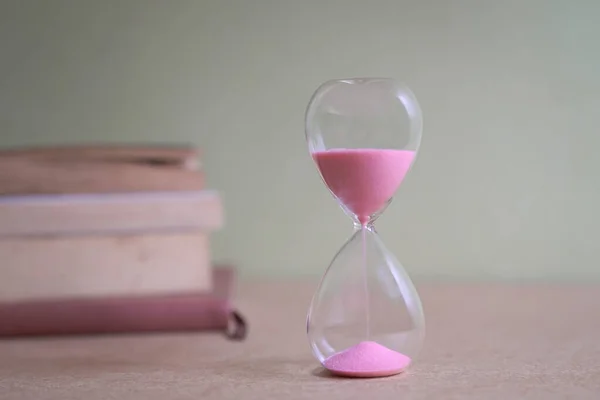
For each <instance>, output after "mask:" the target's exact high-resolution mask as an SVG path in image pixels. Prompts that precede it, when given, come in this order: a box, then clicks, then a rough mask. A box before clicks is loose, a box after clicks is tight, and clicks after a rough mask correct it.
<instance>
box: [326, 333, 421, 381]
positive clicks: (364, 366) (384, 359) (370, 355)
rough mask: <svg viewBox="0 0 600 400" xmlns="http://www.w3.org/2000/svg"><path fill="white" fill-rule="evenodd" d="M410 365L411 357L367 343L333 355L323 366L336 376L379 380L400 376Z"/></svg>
mask: <svg viewBox="0 0 600 400" xmlns="http://www.w3.org/2000/svg"><path fill="white" fill-rule="evenodd" d="M410 363H411V359H410V357H408V356H405V355H404V354H401V353H398V352H397V351H394V350H390V349H388V348H387V347H385V346H382V345H380V344H379V343H376V342H371V341H367V342H361V343H359V344H357V345H356V346H353V347H350V348H349V349H346V350H344V351H341V352H339V353H336V354H334V355H332V356H331V357H329V358H327V359H326V360H325V361H324V362H323V366H324V367H325V368H327V369H328V370H329V371H330V372H332V373H333V374H335V375H340V376H347V377H355V378H377V377H384V376H390V375H395V374H399V373H400V372H402V371H404V370H405V369H406V368H407V367H408V366H409V365H410Z"/></svg>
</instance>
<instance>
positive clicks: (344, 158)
mask: <svg viewBox="0 0 600 400" xmlns="http://www.w3.org/2000/svg"><path fill="white" fill-rule="evenodd" d="M313 157H314V159H315V161H316V163H317V166H318V167H319V170H320V171H321V175H322V176H323V180H324V181H325V183H326V184H327V186H329V189H330V190H331V191H332V192H333V194H335V195H336V196H337V198H338V199H340V201H341V202H343V203H344V205H345V206H346V207H348V209H349V210H350V211H352V212H353V213H354V214H356V216H357V217H358V219H359V221H360V222H361V223H363V224H365V223H367V222H368V221H369V217H370V216H371V215H373V214H375V213H376V212H378V211H380V210H381V209H382V208H383V206H384V205H385V203H386V202H387V201H388V200H389V199H391V198H392V196H393V195H394V193H395V192H396V190H397V189H398V187H399V186H400V184H401V183H402V180H404V177H405V176H406V173H407V172H408V169H409V168H410V166H411V164H412V161H413V159H414V157H415V153H414V152H413V151H409V150H391V149H332V150H325V151H317V152H315V153H313Z"/></svg>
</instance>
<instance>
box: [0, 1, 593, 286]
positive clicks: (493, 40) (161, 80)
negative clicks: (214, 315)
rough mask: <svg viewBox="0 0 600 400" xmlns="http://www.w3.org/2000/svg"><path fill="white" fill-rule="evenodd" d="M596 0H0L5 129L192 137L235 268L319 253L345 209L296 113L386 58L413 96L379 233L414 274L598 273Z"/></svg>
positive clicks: (286, 268)
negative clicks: (416, 119) (328, 86)
mask: <svg viewBox="0 0 600 400" xmlns="http://www.w3.org/2000/svg"><path fill="white" fill-rule="evenodd" d="M599 18H600V2H599V1H594V0H589V1H584V0H579V1H568V0H563V1H552V0H547V1H542V0H520V1H518V0H509V1H492V0H479V1H478V0H471V1H466V0H465V1H444V0H438V1H433V0H429V1H426V0H421V1H418V0H414V1H399V0H395V1H394V0H392V1H366V0H365V1H350V0H348V1H318V0H304V1H299V0H298V1H291V0H288V1H285V0H281V1H275V0H273V1H261V0H246V1H244V0H237V1H232V0H229V1H225V0H222V1H217V0H215V1H199V0H198V1H186V0H171V1H168V0H162V1H159V0H110V1H109V0H102V1H101V0H97V1H85V0H72V1H62V0H46V1H42V0H40V1H33V0H21V1H16V0H15V1H7V0H1V1H0V49H1V52H0V57H1V59H0V61H1V62H0V135H1V144H2V145H7V146H9V145H10V146H12V145H22V144H31V143H57V142H64V141H67V140H70V141H75V142H97V141H100V140H110V141H118V140H128V141H132V140H135V141H143V140H150V141H193V142H194V143H197V144H199V145H201V146H202V147H203V148H204V150H205V156H204V162H205V166H206V170H207V174H208V179H209V182H210V185H211V186H212V187H214V188H216V189H218V190H220V191H221V192H222V194H223V196H224V200H225V205H226V209H227V216H228V224H227V227H226V229H225V230H224V231H222V232H220V233H219V234H218V235H216V236H215V249H214V252H215V257H216V258H218V259H228V260H232V261H235V262H237V263H238V264H239V265H240V267H241V268H242V270H243V272H244V273H245V274H247V275H252V274H255V275H262V274H287V275H292V274H308V273H318V274H320V273H322V271H324V269H325V267H326V265H327V264H328V262H329V260H330V258H331V257H332V256H333V255H334V253H335V252H336V251H337V249H338V248H339V246H340V245H341V244H342V243H343V242H344V241H345V239H346V238H347V236H348V235H349V233H350V229H351V225H350V223H349V221H348V220H347V218H346V217H345V216H344V215H343V214H342V212H341V211H340V210H339V209H338V208H337V206H336V205H335V203H334V201H333V200H332V199H331V198H330V197H329V194H328V192H327V191H326V190H325V188H324V186H323V185H322V183H321V181H320V179H319V178H318V175H317V173H316V170H315V168H314V166H313V164H312V161H311V160H310V158H309V157H308V154H307V149H306V146H305V142H304V132H303V114H304V109H305V106H306V103H307V101H308V99H309V97H310V95H311V94H312V91H313V90H314V89H315V88H316V87H317V86H318V85H319V84H320V83H321V82H322V81H324V80H327V79H330V78H335V77H352V76H396V77H399V78H401V79H403V80H404V81H405V82H406V83H407V84H408V85H409V86H410V87H412V89H413V90H414V91H415V93H416V94H417V96H418V98H419V100H420V102H421V105H422V107H423V110H424V114H425V131H424V138H423V142H422V147H421V154H420V158H419V159H418V161H417V163H416V165H415V167H414V169H413V171H412V173H411V175H410V176H409V178H408V179H407V181H406V183H405V185H404V186H403V188H402V189H401V191H400V193H399V195H398V197H397V199H396V201H395V202H394V203H393V205H392V206H391V207H390V208H389V209H388V211H387V213H386V214H385V216H384V217H383V219H382V220H380V222H379V224H378V226H379V230H380V233H381V234H382V236H383V238H384V240H385V241H386V243H387V244H388V245H389V247H390V248H391V249H392V250H393V251H394V252H395V253H396V254H397V255H398V257H399V259H400V260H401V261H403V262H404V264H405V265H406V266H407V269H408V270H409V272H410V273H411V274H412V275H413V276H416V277H420V278H444V279H461V278H469V279H533V278H541V279H573V280H589V279H596V280H598V279H600V266H599V263H598V260H599V259H600V254H599V253H600V252H599V250H598V249H599V248H600V246H599V239H600V234H599V233H598V232H599V229H600V213H599V212H598V210H597V209H598V205H599V204H600V178H599V177H598V175H599V174H598V173H599V172H600V158H599V157H598V156H597V149H598V148H599V146H600V135H599V128H600V123H599V122H598V118H599V117H598V116H599V115H600V23H599V22H598V21H599Z"/></svg>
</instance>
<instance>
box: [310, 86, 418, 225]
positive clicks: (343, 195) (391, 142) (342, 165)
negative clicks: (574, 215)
mask: <svg viewBox="0 0 600 400" xmlns="http://www.w3.org/2000/svg"><path fill="white" fill-rule="evenodd" d="M305 123H306V140H307V142H308V147H309V151H310V152H311V154H312V156H313V158H314V160H315V162H316V163H317V166H318V168H319V171H320V173H321V176H322V178H323V180H324V181H325V184H326V185H327V186H328V188H329V189H330V190H331V192H332V193H333V195H334V196H335V197H336V198H337V200H338V201H339V202H340V205H341V206H342V208H343V209H344V210H345V211H346V212H347V213H348V214H349V215H350V216H351V217H352V218H353V219H354V220H355V221H356V222H360V223H361V224H365V223H367V222H368V221H370V220H374V219H375V218H376V217H377V216H378V215H379V214H380V213H381V212H382V211H383V210H384V209H385V207H386V206H387V205H388V203H389V202H390V201H391V199H392V197H393V195H394V194H395V192H396V190H397V188H398V187H399V186H400V184H401V182H402V180H403V179H404V177H405V175H406V173H407V172H408V170H409V169H410V167H411V166H412V164H413V162H414V160H415V157H416V154H417V151H418V149H419V145H420V143H421V132H422V125H423V120H422V115H421V109H420V107H419V104H418V102H417V100H416V98H415V96H414V94H413V93H412V92H411V91H410V89H408V88H407V87H406V86H405V85H403V84H401V83H399V82H397V81H395V80H393V79H389V78H355V79H340V80H331V81H328V82H325V83H323V84H322V85H321V86H320V87H319V88H318V89H317V91H316V92H315V94H314V95H313V97H312V98H311V100H310V103H309V105H308V108H307V111H306V121H305ZM350 180H352V181H351V182H350Z"/></svg>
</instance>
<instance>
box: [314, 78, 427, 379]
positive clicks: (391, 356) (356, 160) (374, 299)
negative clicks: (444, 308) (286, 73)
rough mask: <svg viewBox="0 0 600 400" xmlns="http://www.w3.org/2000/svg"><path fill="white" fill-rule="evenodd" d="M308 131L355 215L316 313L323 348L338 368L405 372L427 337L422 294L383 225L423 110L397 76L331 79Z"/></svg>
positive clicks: (330, 183) (352, 372) (317, 343)
mask: <svg viewBox="0 0 600 400" xmlns="http://www.w3.org/2000/svg"><path fill="white" fill-rule="evenodd" d="M305 123H306V140H307V142H308V147H309V151H310V154H311V156H312V158H313V160H314V162H315V163H316V166H317V169H318V170H319V172H320V175H321V178H322V180H323V181H324V183H325V185H326V186H327V187H328V189H329V190H330V192H331V193H332V195H333V197H334V198H335V199H336V200H337V202H338V203H339V205H340V206H341V208H342V209H343V210H344V212H345V213H346V214H347V215H348V216H349V217H350V218H351V219H352V222H353V223H354V234H353V235H352V236H351V238H350V239H349V240H348V241H347V242H346V244H344V245H343V247H342V248H341V249H340V250H339V251H338V253H337V254H336V255H335V257H334V258H333V261H332V262H331V264H330V265H329V267H328V268H327V270H326V272H325V275H324V276H323V278H322V280H321V282H320V284H319V287H318V289H317V292H316V293H315V295H314V297H313V299H312V302H311V305H310V309H309V312H308V318H307V331H308V338H309V342H310V345H311V348H312V351H313V354H314V356H315V357H316V358H317V359H318V360H319V362H321V364H322V365H323V367H325V368H326V369H327V370H329V371H330V372H331V373H333V374H335V375H341V376H347V377H362V378H370V377H384V376H390V375H395V374H398V373H401V372H403V371H404V370H406V368H408V367H409V365H410V364H411V363H412V362H413V360H414V359H415V357H416V356H417V355H418V353H419V351H420V349H421V346H422V342H423V338H424V330H425V324H424V316H423V310H422V306H421V301H420V299H419V295H418V293H417V291H416V289H415V287H414V286H413V284H412V282H411V280H410V278H409V276H408V274H407V273H406V271H405V270H404V268H403V267H402V265H401V264H400V263H399V262H398V261H397V259H396V258H395V257H394V255H393V254H392V253H391V252H390V251H389V250H387V249H386V247H385V246H384V244H383V242H382V241H381V239H380V238H379V236H378V234H377V232H376V231H375V228H374V225H373V224H374V222H375V220H376V219H377V218H378V217H379V216H381V214H382V213H383V212H384V210H385V209H386V208H387V206H388V205H389V204H390V202H391V201H392V198H393V197H394V194H395V192H396V190H397V189H398V187H399V186H400V185H401V183H402V181H403V180H404V178H405V176H406V174H407V173H408V171H409V170H410V168H411V167H412V165H413V163H414V161H415V158H416V155H417V152H418V150H419V146H420V142H421V132H422V115H421V109H420V107H419V104H418V102H417V100H416V98H415V96H414V94H413V93H412V92H411V91H410V90H409V89H408V88H407V87H406V86H404V85H403V84H401V83H400V82H397V81H396V80H394V79H389V78H356V79H340V80H331V81H328V82H325V83H324V84H322V85H321V86H320V87H319V88H318V89H317V90H316V92H315V93H314V95H313V96H312V98H311V100H310V103H309V105H308V108H307V110H306V121H305Z"/></svg>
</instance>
